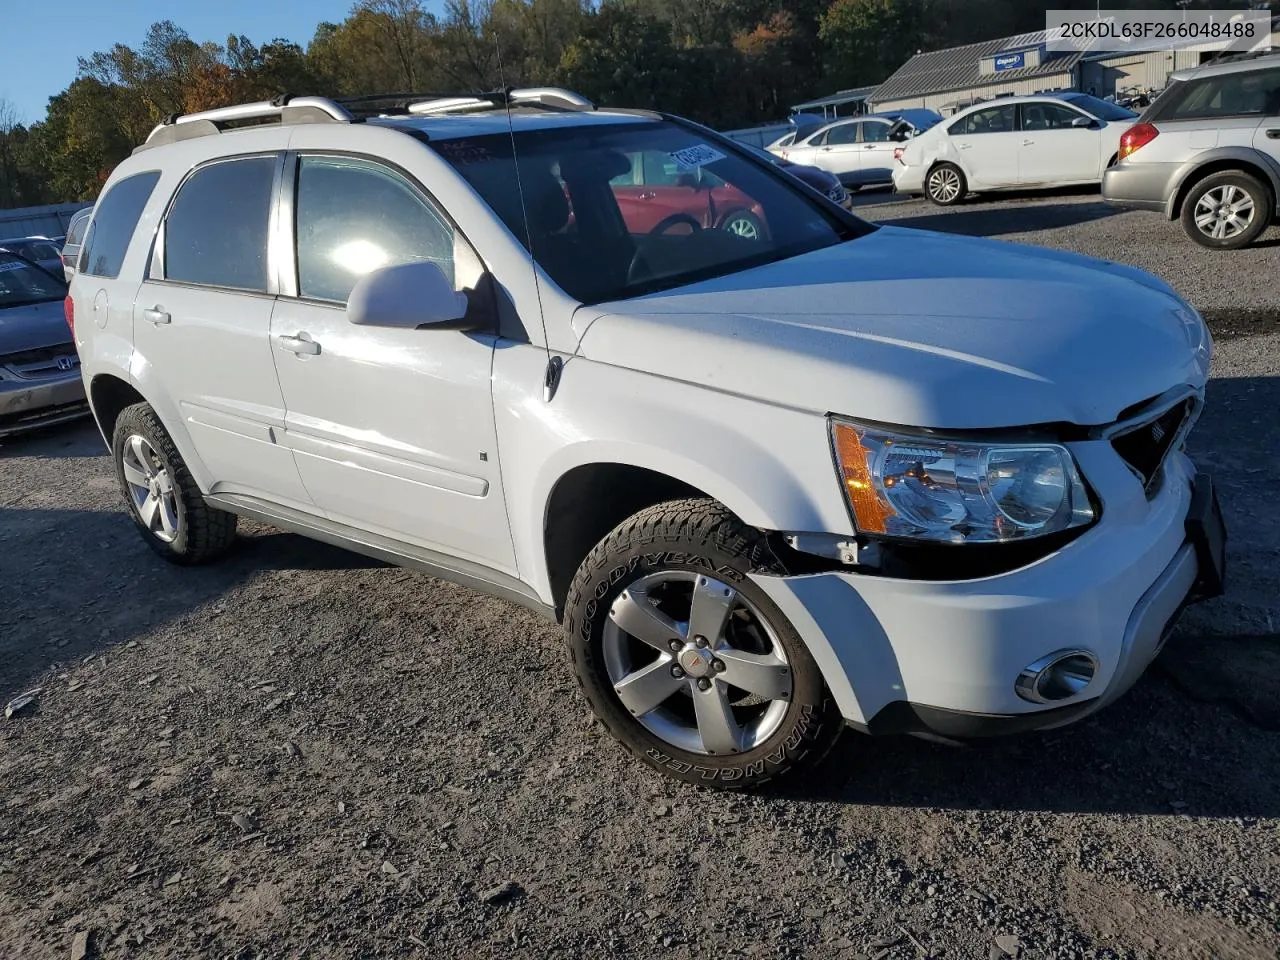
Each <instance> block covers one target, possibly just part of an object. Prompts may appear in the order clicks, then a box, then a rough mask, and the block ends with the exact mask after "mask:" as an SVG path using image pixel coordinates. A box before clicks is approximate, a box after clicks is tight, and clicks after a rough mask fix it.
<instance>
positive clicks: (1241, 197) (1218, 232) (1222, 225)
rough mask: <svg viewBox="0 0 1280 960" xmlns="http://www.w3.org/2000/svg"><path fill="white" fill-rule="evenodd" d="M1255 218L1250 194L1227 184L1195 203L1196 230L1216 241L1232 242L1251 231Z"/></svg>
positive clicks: (1210, 191) (1209, 191)
mask: <svg viewBox="0 0 1280 960" xmlns="http://www.w3.org/2000/svg"><path fill="white" fill-rule="evenodd" d="M1255 214H1256V207H1255V206H1254V202H1253V197H1251V196H1249V192H1248V191H1247V190H1244V189H1242V188H1241V187H1237V186H1236V185H1235V184H1232V183H1227V184H1223V185H1222V186H1219V187H1214V188H1213V189H1211V190H1206V191H1205V192H1204V195H1203V196H1201V197H1200V199H1199V200H1198V201H1197V202H1196V212H1195V220H1196V227H1197V228H1198V229H1199V230H1200V232H1201V233H1203V234H1204V235H1205V236H1206V237H1212V238H1213V239H1214V240H1232V239H1234V238H1236V237H1238V236H1240V234H1242V233H1244V232H1245V231H1246V230H1248V229H1249V224H1250V223H1252V222H1253V218H1254V216H1255Z"/></svg>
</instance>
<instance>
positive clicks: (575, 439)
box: [494, 347, 853, 600]
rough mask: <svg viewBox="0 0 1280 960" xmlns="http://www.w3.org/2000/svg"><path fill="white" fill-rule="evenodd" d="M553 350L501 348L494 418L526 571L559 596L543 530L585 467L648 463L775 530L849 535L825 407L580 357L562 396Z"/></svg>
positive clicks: (546, 592) (547, 593)
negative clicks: (566, 480)
mask: <svg viewBox="0 0 1280 960" xmlns="http://www.w3.org/2000/svg"><path fill="white" fill-rule="evenodd" d="M545 363H546V355H545V354H544V353H543V352H542V351H540V350H537V349H526V348H521V347H513V348H508V349H503V350H498V351H496V356H495V370H494V396H495V415H496V420H497V426H498V445H499V449H500V450H501V454H502V475H503V478H504V481H503V482H504V486H505V488H506V493H507V506H508V511H509V515H510V519H511V527H512V540H513V546H514V547H515V551H516V558H517V563H518V565H519V570H520V576H521V579H523V580H524V581H525V582H526V583H529V584H530V585H531V586H533V587H534V589H536V590H537V591H538V593H539V594H540V595H541V596H542V597H543V598H544V599H547V600H549V599H550V598H551V595H552V592H551V584H550V579H549V576H548V572H547V566H546V553H545V549H544V536H545V530H546V510H547V505H548V503H549V502H550V500H551V494H552V491H553V490H554V489H555V486H556V484H557V483H558V482H559V480H560V479H561V478H562V477H563V476H565V475H566V474H567V473H568V472H569V471H571V470H573V469H575V468H576V467H581V466H585V465H590V464H602V463H614V464H624V465H629V466H635V467H642V468H644V469H647V470H652V471H654V472H657V473H661V474H663V475H665V476H668V477H671V478H672V479H675V480H679V481H681V482H683V483H686V484H688V485H690V486H692V487H696V488H697V489H699V490H701V491H702V492H704V493H706V494H707V495H708V496H710V497H713V498H715V499H716V500H718V501H719V502H720V503H723V504H724V505H725V506H726V507H728V508H729V509H730V510H732V511H733V512H734V513H735V514H736V515H737V516H738V517H739V518H740V519H741V520H742V521H743V522H744V523H747V524H750V525H751V526H755V527H759V528H762V529H766V530H802V531H826V532H831V533H844V534H852V532H853V529H852V522H851V520H850V519H849V514H848V511H847V509H846V508H845V505H844V501H843V499H842V498H841V494H840V484H839V481H838V480H837V478H836V474H835V467H834V465H833V462H832V458H831V449H830V442H829V440H828V437H827V423H826V419H825V418H824V417H822V416H818V415H815V414H813V413H810V412H805V411H798V410H792V409H788V408H785V407H780V406H776V405H772V404H767V403H764V402H761V401H758V400H753V399H751V398H747V397H741V396H736V395H732V394H728V393H724V392H721V391H717V390H712V389H710V388H707V387H702V386H698V385H695V384H688V383H682V382H678V381H672V380H667V379H665V378H662V377H659V376H654V375H652V374H644V373H639V372H636V371H632V370H626V369H622V368H619V367H613V366H609V365H606V364H602V363H597V362H593V361H590V360H587V359H585V358H583V357H576V358H573V359H571V360H570V361H569V362H568V363H567V364H566V365H565V368H564V372H563V374H562V376H561V382H560V386H559V388H558V390H557V391H556V394H555V396H554V399H553V400H552V401H551V402H547V401H545V400H544V399H543V397H542V395H541V391H538V392H537V393H534V392H532V391H531V390H528V389H527V387H524V386H522V385H530V384H531V385H537V386H540V385H541V372H542V368H543V367H544V366H545Z"/></svg>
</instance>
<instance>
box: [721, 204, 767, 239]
mask: <svg viewBox="0 0 1280 960" xmlns="http://www.w3.org/2000/svg"><path fill="white" fill-rule="evenodd" d="M720 229H721V230H727V231H728V232H729V233H733V234H737V235H738V236H739V237H742V238H743V239H744V240H763V239H764V224H762V223H761V222H760V218H759V217H757V216H756V215H755V214H753V213H749V212H748V211H746V210H738V211H735V212H734V213H731V214H729V216H727V217H725V218H724V219H723V220H722V221H720Z"/></svg>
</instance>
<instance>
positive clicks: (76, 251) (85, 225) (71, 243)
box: [62, 207, 93, 283]
mask: <svg viewBox="0 0 1280 960" xmlns="http://www.w3.org/2000/svg"><path fill="white" fill-rule="evenodd" d="M92 214H93V207H85V208H84V209H83V210H80V211H78V212H77V213H76V214H75V216H73V217H72V218H71V222H70V223H69V224H67V239H66V241H65V242H64V243H63V244H62V275H63V276H64V277H65V278H66V280H67V283H70V282H71V278H72V277H74V276H75V274H76V264H77V263H78V262H79V260H80V245H81V244H83V243H84V234H85V231H86V230H88V229H89V217H90V216H91V215H92Z"/></svg>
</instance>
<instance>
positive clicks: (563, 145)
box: [430, 121, 873, 303]
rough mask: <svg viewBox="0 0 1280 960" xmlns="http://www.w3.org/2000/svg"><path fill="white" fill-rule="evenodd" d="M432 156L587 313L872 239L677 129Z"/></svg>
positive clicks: (523, 138) (486, 146) (550, 133)
mask: <svg viewBox="0 0 1280 960" xmlns="http://www.w3.org/2000/svg"><path fill="white" fill-rule="evenodd" d="M513 142H514V145H515V151H516V153H517V154H518V156H519V159H520V162H519V167H518V169H519V174H520V176H519V181H518V183H519V186H517V178H516V177H515V176H514V168H513V165H512V145H513ZM430 144H431V146H432V147H434V148H435V149H436V150H437V151H438V152H439V153H440V154H441V156H443V157H444V158H445V159H446V160H448V161H449V162H450V163H451V164H453V166H454V167H455V168H456V169H457V170H458V172H459V173H460V174H461V175H462V176H463V177H464V178H466V180H467V182H468V183H470V184H471V185H472V186H473V187H474V188H475V189H476V191H477V192H478V193H479V194H480V195H481V196H482V197H483V198H484V199H485V201H486V202H487V203H488V204H489V206H491V207H492V208H493V210H494V211H495V212H496V213H497V215H498V216H499V217H500V218H501V219H502V221H503V222H504V223H505V224H506V225H507V227H508V228H509V229H510V230H511V232H512V233H513V234H515V236H516V237H518V238H519V239H520V241H521V242H522V243H524V244H525V246H526V247H527V248H529V249H530V252H531V253H532V254H533V257H534V259H535V260H536V261H537V262H538V264H539V265H540V266H541V267H542V268H543V270H545V271H546V272H547V273H548V274H549V275H550V277H551V279H552V280H554V281H555V282H556V284H557V285H559V286H560V288H561V289H563V290H564V291H565V292H566V293H568V294H569V295H570V296H571V297H573V298H575V299H577V300H580V301H582V302H583V303H599V302H601V301H605V300H617V299H625V298H627V297H633V296H639V295H640V294H643V293H649V292H652V291H654V290H663V289H669V288H671V287H676V286H680V285H682V284H686V283H692V282H694V281H696V280H703V279H708V278H710V277H716V276H722V275H724V274H729V273H735V272H738V271H740V270H745V269H748V268H750V267H753V266H759V265H761V264H765V263H771V262H774V261H777V260H784V259H787V258H788V257H795V256H798V255H800V254H803V253H808V252H810V251H813V250H818V249H821V248H823V247H828V246H831V245H833V244H836V243H841V242H842V241H844V240H848V239H851V238H852V237H855V236H861V235H862V234H864V233H866V232H868V231H869V230H871V229H873V228H871V227H870V226H867V225H864V224H861V223H860V222H857V221H854V222H850V221H849V220H846V219H842V218H841V216H840V214H839V212H838V211H833V210H828V209H827V208H826V207H825V206H824V204H823V203H822V201H821V200H819V199H818V198H816V197H812V196H811V195H809V194H808V193H807V192H806V191H805V190H804V189H803V188H802V187H801V186H800V185H799V184H796V183H793V182H791V180H790V178H789V177H788V176H787V175H786V174H782V173H776V172H774V170H775V169H776V168H774V167H773V166H772V165H771V164H764V162H763V161H754V160H750V159H748V158H747V157H746V156H744V155H743V154H742V153H739V152H737V150H736V149H734V148H732V147H729V146H727V145H724V144H720V143H711V142H709V141H707V140H706V139H704V138H702V137H701V136H699V135H698V134H697V133H696V132H694V131H691V130H687V129H685V128H684V127H682V126H679V125H677V124H674V123H665V122H662V123H659V122H653V121H645V122H640V123H626V124H621V123H620V124H609V125H603V124H601V125H593V126H581V127H573V128H564V127H561V128H555V129H545V130H526V131H524V132H516V133H515V134H514V136H511V135H508V134H500V135H488V136H481V137H469V138H466V139H460V140H434V141H430ZM520 188H523V191H524V198H523V200H524V203H523V206H522V204H521V196H520ZM525 211H527V213H528V226H527V228H526V224H525V216H524V214H525Z"/></svg>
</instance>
